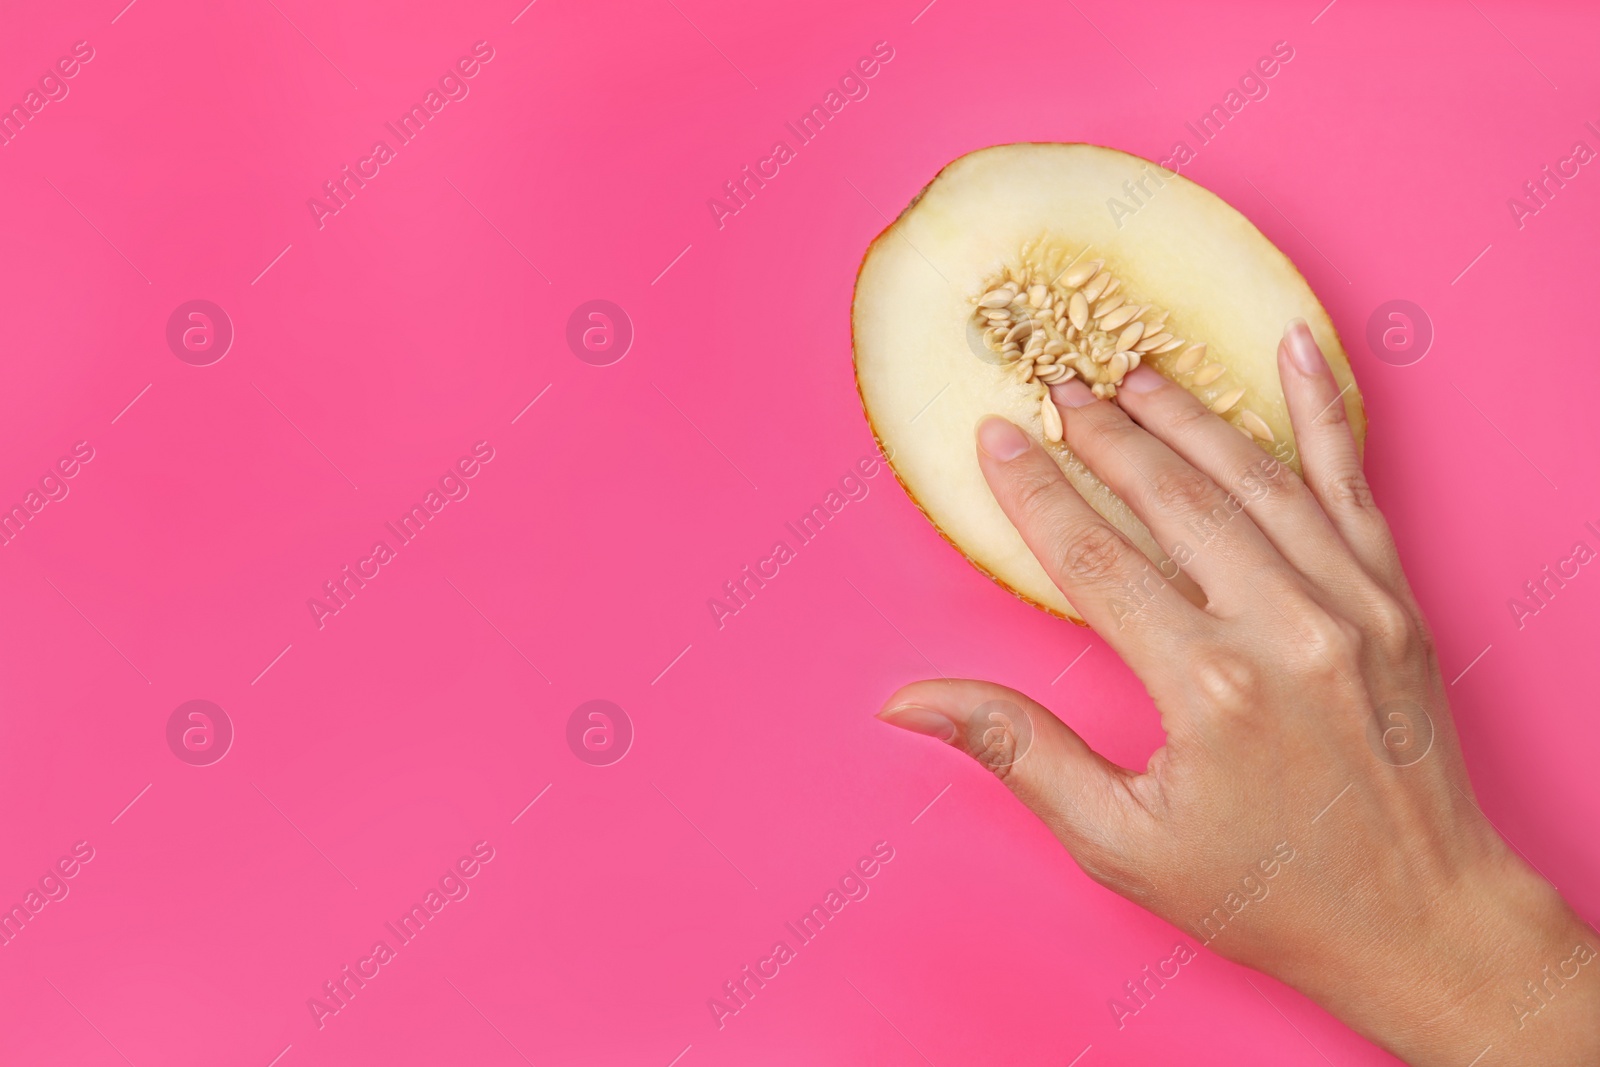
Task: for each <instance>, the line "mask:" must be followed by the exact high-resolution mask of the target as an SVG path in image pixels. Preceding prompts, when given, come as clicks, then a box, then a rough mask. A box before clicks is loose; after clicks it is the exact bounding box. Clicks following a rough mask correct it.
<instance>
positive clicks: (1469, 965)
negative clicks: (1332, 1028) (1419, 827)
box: [1330, 846, 1600, 1067]
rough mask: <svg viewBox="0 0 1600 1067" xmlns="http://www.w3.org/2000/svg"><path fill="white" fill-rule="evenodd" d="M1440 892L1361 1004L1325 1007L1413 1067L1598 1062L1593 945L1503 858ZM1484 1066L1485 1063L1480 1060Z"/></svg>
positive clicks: (1516, 863) (1535, 883) (1374, 974)
mask: <svg viewBox="0 0 1600 1067" xmlns="http://www.w3.org/2000/svg"><path fill="white" fill-rule="evenodd" d="M1493 852H1494V855H1493V858H1492V859H1489V860H1486V861H1485V862H1484V863H1481V864H1478V865H1475V866H1473V867H1472V868H1470V869H1469V870H1468V871H1466V872H1464V873H1463V874H1462V875H1461V876H1460V877H1458V878H1456V879H1455V880H1454V881H1453V882H1452V884H1450V885H1448V886H1445V887H1442V888H1441V889H1440V891H1439V892H1438V893H1437V894H1435V895H1434V896H1433V897H1432V899H1431V902H1430V904H1429V906H1428V907H1426V908H1424V909H1422V910H1421V912H1420V914H1418V915H1416V916H1415V919H1414V921H1413V922H1412V923H1410V924H1409V929H1407V930H1406V931H1404V933H1403V934H1402V936H1401V938H1400V939H1399V941H1398V943H1396V942H1393V941H1391V942H1390V943H1389V944H1387V945H1384V946H1381V948H1382V949H1384V950H1385V951H1382V952H1380V954H1379V955H1380V956H1387V957H1388V958H1387V959H1386V960H1384V959H1370V960H1368V961H1366V966H1367V968H1368V969H1367V975H1368V978H1367V980H1366V981H1364V982H1362V983H1361V984H1362V986H1364V987H1365V995H1364V994H1363V993H1357V994H1356V995H1355V996H1353V997H1349V998H1347V1000H1346V1002H1345V1003H1343V1004H1341V1005H1337V1006H1334V1005H1330V1007H1331V1008H1332V1010H1334V1011H1335V1013H1336V1014H1339V1015H1341V1016H1342V1017H1344V1018H1345V1020H1346V1021H1347V1022H1348V1023H1349V1024H1350V1025H1351V1026H1353V1027H1354V1028H1355V1029H1357V1030H1359V1031H1361V1032H1362V1033H1364V1034H1366V1035H1367V1036H1368V1037H1370V1038H1371V1039H1372V1040H1374V1041H1376V1042H1377V1043H1379V1044H1381V1045H1383V1046H1384V1047H1385V1048H1388V1049H1389V1050H1390V1051H1391V1052H1393V1053H1395V1054H1396V1055H1397V1056H1399V1057H1401V1058H1402V1059H1404V1060H1405V1061H1406V1062H1407V1063H1409V1064H1412V1065H1413V1067H1434V1065H1435V1064H1438V1065H1440V1067H1445V1065H1449V1067H1464V1065H1465V1064H1469V1063H1475V1062H1477V1061H1478V1059H1479V1058H1480V1057H1484V1053H1485V1051H1486V1050H1489V1049H1493V1050H1494V1051H1495V1053H1496V1056H1495V1058H1494V1060H1493V1061H1491V1062H1496V1063H1512V1062H1514V1063H1518V1064H1526V1065H1528V1067H1592V1065H1593V1064H1597V1063H1600V935H1597V934H1596V932H1595V931H1594V930H1592V929H1591V928H1590V927H1589V926H1587V925H1586V924H1585V923H1584V922H1583V921H1582V920H1581V919H1579V917H1578V916H1577V914H1576V913H1575V912H1573V911H1572V909H1571V908H1570V907H1569V906H1568V905H1567V903H1566V902H1565V901H1564V900H1562V898H1561V896H1560V894H1559V893H1557V892H1556V890H1555V889H1554V887H1552V886H1551V885H1550V884H1549V883H1548V882H1546V881H1545V880H1544V879H1543V878H1541V877H1539V876H1538V875H1537V874H1535V873H1534V872H1533V871H1532V870H1530V869H1529V868H1528V867H1527V866H1526V865H1525V864H1523V863H1522V862H1521V861H1520V860H1518V859H1517V858H1516V857H1515V856H1513V855H1511V854H1510V852H1509V850H1506V849H1504V848H1503V846H1502V847H1501V848H1499V849H1495V850H1493ZM1484 1058H1485V1059H1486V1060H1487V1057H1484Z"/></svg>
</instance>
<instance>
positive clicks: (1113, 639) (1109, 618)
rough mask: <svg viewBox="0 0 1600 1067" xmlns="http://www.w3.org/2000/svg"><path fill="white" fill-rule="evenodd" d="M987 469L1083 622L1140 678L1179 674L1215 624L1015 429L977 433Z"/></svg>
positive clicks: (1000, 426) (989, 426)
mask: <svg viewBox="0 0 1600 1067" xmlns="http://www.w3.org/2000/svg"><path fill="white" fill-rule="evenodd" d="M978 465H979V466H980V467H981V468H982V470H983V476H984V478H985V479H987V481H988V482H989V488H990V490H991V491H992V492H993V493H994V496H995V500H996V501H998V502H999V504H1000V508H1001V510H1002V511H1004V512H1005V513H1006V517H1007V518H1009V519H1010V520H1011V523H1012V525H1013V526H1015V527H1016V528H1017V532H1018V533H1020V534H1021V535H1022V539H1023V541H1025V542H1026V543H1027V545H1028V548H1029V549H1031V550H1032V551H1033V554H1034V556H1035V557H1036V558H1037V559H1038V560H1039V562H1040V564H1041V565H1043V567H1044V569H1045V573H1046V574H1048V575H1049V576H1050V580H1051V581H1053V582H1055V584H1056V586H1057V588H1059V589H1060V590H1061V591H1062V593H1064V594H1066V597H1067V599H1068V600H1070V601H1071V602H1072V605H1073V607H1075V608H1077V610H1078V611H1079V612H1080V613H1081V614H1082V615H1083V618H1084V621H1085V622H1087V623H1088V624H1089V625H1090V626H1092V627H1093V628H1094V630H1095V632H1096V633H1098V634H1100V635H1101V636H1102V637H1104V638H1105V639H1106V641H1107V642H1108V643H1109V644H1110V645H1111V646H1112V647H1113V648H1114V649H1116V651H1117V654H1118V655H1120V656H1121V657H1122V658H1123V659H1124V660H1126V661H1127V662H1128V665H1129V666H1130V667H1132V668H1133V669H1134V670H1135V671H1136V672H1138V673H1139V674H1140V675H1145V674H1146V672H1158V673H1161V674H1167V673H1170V669H1171V665H1172V663H1173V662H1174V661H1175V660H1177V661H1181V660H1182V659H1183V658H1184V656H1183V652H1184V651H1185V649H1186V648H1187V646H1189V645H1190V644H1191V643H1193V642H1194V641H1195V640H1196V639H1197V638H1198V637H1199V636H1200V634H1201V632H1202V629H1203V628H1204V627H1205V626H1207V625H1208V624H1209V623H1210V621H1211V619H1210V616H1208V615H1206V614H1205V613H1204V612H1203V611H1201V610H1200V609H1199V608H1197V607H1195V605H1194V604H1192V603H1190V602H1189V600H1188V599H1186V598H1185V597H1184V596H1183V594H1182V593H1180V592H1179V591H1178V590H1177V588H1176V587H1175V586H1174V585H1173V584H1172V582H1170V581H1168V580H1167V578H1165V577H1164V576H1163V575H1162V574H1161V572H1160V570H1159V569H1158V568H1157V567H1156V566H1155V564H1153V563H1151V562H1150V560H1149V559H1148V558H1147V557H1146V556H1145V554H1144V553H1143V552H1141V551H1139V549H1137V548H1135V547H1134V545H1133V544H1132V543H1131V542H1129V540H1128V539H1127V538H1126V537H1124V536H1123V535H1122V533H1121V531H1119V530H1118V529H1117V528H1116V527H1114V526H1112V525H1111V524H1110V523H1109V522H1107V521H1106V520H1105V519H1104V518H1102V517H1101V516H1100V513H1099V512H1097V511H1095V510H1094V508H1092V507H1090V506H1089V504H1088V502H1087V501H1085V500H1084V499H1083V497H1082V496H1081V495H1079V493H1078V491H1077V490H1076V489H1075V488H1073V486H1072V484H1071V483H1070V482H1068V481H1067V478H1066V475H1064V474H1062V473H1061V468H1060V467H1058V466H1056V462H1055V460H1053V459H1051V458H1050V456H1049V455H1047V454H1046V453H1045V451H1044V449H1043V448H1041V447H1040V446H1039V445H1038V443H1037V442H1035V441H1034V440H1033V438H1031V437H1029V436H1028V435H1027V434H1026V433H1024V432H1023V431H1022V430H1020V429H1019V428H1017V427H1016V426H1013V425H1012V424H1011V423H1009V422H1007V421H1006V420H1005V419H1002V418H1000V417H998V416H994V415H991V416H989V417H988V418H986V419H984V420H983V421H982V422H981V423H979V424H978ZM1175 644H1176V645H1177V646H1178V647H1177V649H1176V651H1177V653H1178V655H1176V656H1175V655H1174V651H1175V649H1174V645H1175Z"/></svg>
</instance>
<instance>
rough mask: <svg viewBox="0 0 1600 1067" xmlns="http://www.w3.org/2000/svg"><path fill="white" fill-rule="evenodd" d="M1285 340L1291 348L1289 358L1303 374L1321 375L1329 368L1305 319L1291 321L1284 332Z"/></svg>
mask: <svg viewBox="0 0 1600 1067" xmlns="http://www.w3.org/2000/svg"><path fill="white" fill-rule="evenodd" d="M1283 340H1284V343H1285V344H1287V345H1288V346H1289V357H1290V358H1291V359H1293V360H1294V365H1295V366H1296V367H1298V368H1300V373H1301V374H1319V373H1321V372H1322V368H1323V367H1325V366H1327V362H1326V361H1325V360H1324V359H1323V358H1322V352H1321V351H1319V350H1318V348H1317V342H1316V341H1315V340H1313V339H1312V336H1311V327H1309V326H1307V325H1306V320H1305V319H1290V320H1289V326H1288V328H1287V329H1285V330H1284V331H1283Z"/></svg>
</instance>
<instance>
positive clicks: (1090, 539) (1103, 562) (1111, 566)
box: [1061, 522, 1128, 585]
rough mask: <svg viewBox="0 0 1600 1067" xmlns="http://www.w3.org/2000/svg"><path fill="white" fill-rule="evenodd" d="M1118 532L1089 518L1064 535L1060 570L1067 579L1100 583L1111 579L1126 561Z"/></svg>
mask: <svg viewBox="0 0 1600 1067" xmlns="http://www.w3.org/2000/svg"><path fill="white" fill-rule="evenodd" d="M1127 553H1128V546H1127V543H1126V542H1124V541H1123V540H1122V535H1121V534H1119V533H1117V532H1116V531H1115V530H1113V529H1112V528H1111V527H1110V526H1107V525H1106V524H1105V523H1103V522H1091V523H1088V524H1086V525H1084V526H1083V527H1082V528H1080V529H1078V530H1075V531H1073V532H1072V533H1071V534H1069V535H1068V537H1067V544H1066V548H1065V549H1064V550H1063V551H1062V553H1061V573H1062V575H1063V577H1065V578H1066V579H1067V580H1068V581H1069V582H1073V583H1077V584H1086V585H1102V584H1105V583H1108V582H1112V581H1115V580H1116V579H1117V578H1118V577H1119V576H1120V575H1121V574H1122V571H1123V566H1124V564H1125V563H1126V561H1127Z"/></svg>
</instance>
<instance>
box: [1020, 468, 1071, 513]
mask: <svg viewBox="0 0 1600 1067" xmlns="http://www.w3.org/2000/svg"><path fill="white" fill-rule="evenodd" d="M1060 490H1061V485H1060V482H1059V480H1058V479H1057V478H1052V477H1050V475H1049V473H1048V472H1042V473H1041V472H1037V471H1030V472H1028V473H1026V474H1022V475H1019V476H1018V479H1017V481H1016V483H1015V484H1014V485H1013V487H1012V490H1011V499H1012V502H1013V506H1014V507H1015V508H1016V511H1017V515H1018V517H1019V518H1020V519H1022V520H1023V521H1039V520H1041V519H1043V518H1044V517H1045V516H1046V515H1048V514H1049V513H1050V511H1051V510H1052V509H1053V508H1054V507H1055V506H1056V505H1057V503H1058V501H1059V500H1060V497H1059V495H1058V494H1059V493H1060Z"/></svg>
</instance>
